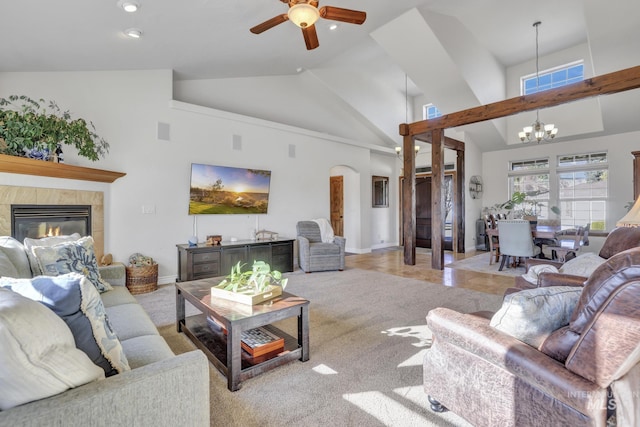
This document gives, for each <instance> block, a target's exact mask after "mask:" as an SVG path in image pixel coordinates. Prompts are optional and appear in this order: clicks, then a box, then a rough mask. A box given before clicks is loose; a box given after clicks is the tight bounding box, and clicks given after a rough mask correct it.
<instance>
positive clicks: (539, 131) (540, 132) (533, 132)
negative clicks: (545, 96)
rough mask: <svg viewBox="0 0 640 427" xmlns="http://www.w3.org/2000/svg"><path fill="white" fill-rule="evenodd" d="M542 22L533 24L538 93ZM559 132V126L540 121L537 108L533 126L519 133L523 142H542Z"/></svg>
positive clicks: (526, 127)
mask: <svg viewBox="0 0 640 427" xmlns="http://www.w3.org/2000/svg"><path fill="white" fill-rule="evenodd" d="M540 24H542V22H541V21H536V22H534V23H533V26H534V27H536V93H537V92H538V88H539V86H540V67H539V63H538V60H539V55H538V27H539V26H540ZM557 133H558V128H557V127H555V125H553V124H548V125H545V124H544V123H542V122H541V121H540V110H536V121H535V122H533V124H531V126H525V127H524V128H523V129H522V131H521V132H519V133H518V136H519V137H520V141H522V142H538V143H539V142H541V141H550V140H552V139H553V138H554V137H555V136H556V134H557Z"/></svg>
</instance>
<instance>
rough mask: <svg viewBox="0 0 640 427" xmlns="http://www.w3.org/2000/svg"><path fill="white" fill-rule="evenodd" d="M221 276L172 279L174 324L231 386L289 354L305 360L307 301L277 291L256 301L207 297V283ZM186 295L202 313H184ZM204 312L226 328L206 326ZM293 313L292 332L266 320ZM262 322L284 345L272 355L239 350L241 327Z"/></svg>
mask: <svg viewBox="0 0 640 427" xmlns="http://www.w3.org/2000/svg"><path fill="white" fill-rule="evenodd" d="M221 280H222V278H211V279H202V280H194V281H190V282H178V283H176V326H177V328H178V332H184V333H185V335H187V336H188V337H189V338H190V339H191V341H193V343H194V344H195V345H196V346H197V347H198V348H200V349H201V350H202V351H203V352H204V353H205V354H206V355H207V357H208V358H209V360H210V361H211V363H213V364H214V366H215V367H216V368H217V369H218V370H219V371H220V372H222V374H223V375H225V376H226V377H227V387H228V388H229V390H231V391H236V390H238V389H240V383H241V382H242V381H245V380H247V379H249V378H253V377H254V376H256V375H259V374H261V373H263V372H266V371H268V370H271V369H273V368H276V367H278V366H281V365H283V364H285V363H288V362H291V361H293V360H296V359H298V360H301V361H303V362H306V361H307V360H309V301H307V300H306V299H304V298H301V297H298V296H295V295H292V294H290V293H288V292H283V293H282V295H281V296H279V297H277V298H274V299H272V300H269V301H266V302H264V303H262V304H258V305H246V304H240V303H237V302H233V301H228V300H224V299H218V298H215V299H214V300H213V301H212V300H211V287H212V286H215V285H217V284H218V283H219V282H220V281H221ZM185 301H188V302H189V303H190V304H191V305H193V306H194V307H195V308H197V309H198V310H199V311H200V312H201V314H198V315H195V316H189V317H186V310H185ZM207 316H209V317H212V318H214V319H215V320H216V321H217V323H218V324H219V325H221V326H223V327H224V329H226V334H225V333H223V331H222V330H220V331H216V330H215V329H214V328H212V327H211V326H209V322H207ZM296 316H297V318H298V333H297V335H298V336H297V337H293V336H291V335H289V334H287V333H285V332H284V331H282V330H280V329H278V328H276V327H274V326H273V325H271V324H272V323H274V322H277V321H280V320H284V319H287V318H291V317H296ZM257 327H263V328H265V329H267V330H268V331H270V332H272V333H273V334H275V335H277V336H279V337H282V338H284V341H285V343H284V350H283V351H282V352H280V353H278V354H277V355H269V356H266V357H257V358H251V357H250V356H249V355H248V354H247V353H246V352H243V351H242V348H241V345H240V336H241V334H242V331H245V330H248V329H253V328H257Z"/></svg>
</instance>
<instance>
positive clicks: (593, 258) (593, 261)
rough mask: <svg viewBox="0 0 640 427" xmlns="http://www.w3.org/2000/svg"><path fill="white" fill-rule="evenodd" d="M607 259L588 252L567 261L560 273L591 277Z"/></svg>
mask: <svg viewBox="0 0 640 427" xmlns="http://www.w3.org/2000/svg"><path fill="white" fill-rule="evenodd" d="M605 261H606V259H604V258H601V257H600V256H598V255H597V254H594V253H591V252H586V253H584V254H580V255H578V256H577V257H575V258H573V259H571V260H569V261H567V262H565V263H564V264H562V266H561V267H560V268H559V269H558V271H559V272H560V273H564V274H573V275H576V276H582V277H589V276H591V274H592V273H593V272H594V271H595V270H596V268H598V267H599V266H600V264H602V263H603V262H605Z"/></svg>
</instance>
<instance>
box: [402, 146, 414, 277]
mask: <svg viewBox="0 0 640 427" xmlns="http://www.w3.org/2000/svg"><path fill="white" fill-rule="evenodd" d="M414 147H415V142H414V140H413V137H411V136H410V135H404V140H403V143H402V156H403V160H404V161H403V166H404V181H403V185H402V224H403V227H402V230H403V238H404V263H405V265H416V158H415V152H414Z"/></svg>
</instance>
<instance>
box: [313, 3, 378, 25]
mask: <svg viewBox="0 0 640 427" xmlns="http://www.w3.org/2000/svg"><path fill="white" fill-rule="evenodd" d="M320 16H322V17H323V18H324V19H331V20H333V21H341V22H348V23H349V24H358V25H361V24H363V23H364V21H365V20H366V19H367V13H366V12H362V11H359V10H351V9H343V8H341V7H333V6H323V7H321V8H320Z"/></svg>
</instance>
